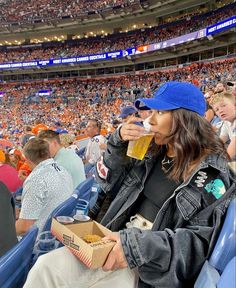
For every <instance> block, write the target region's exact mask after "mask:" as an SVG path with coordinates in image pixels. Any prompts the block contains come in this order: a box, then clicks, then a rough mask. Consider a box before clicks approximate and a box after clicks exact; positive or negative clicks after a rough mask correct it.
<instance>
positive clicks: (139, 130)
mask: <svg viewBox="0 0 236 288" xmlns="http://www.w3.org/2000/svg"><path fill="white" fill-rule="evenodd" d="M131 121H132V122H131ZM134 122H140V118H137V117H133V118H132V120H130V121H128V122H127V123H124V124H122V126H121V128H120V137H121V139H122V140H124V141H129V140H137V139H139V138H140V137H141V136H143V135H144V133H145V129H144V128H143V126H140V125H136V124H134Z"/></svg>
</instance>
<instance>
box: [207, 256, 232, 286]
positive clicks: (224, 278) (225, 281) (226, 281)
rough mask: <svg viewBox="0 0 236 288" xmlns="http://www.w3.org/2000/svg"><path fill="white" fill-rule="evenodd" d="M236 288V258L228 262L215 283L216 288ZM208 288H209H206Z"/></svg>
mask: <svg viewBox="0 0 236 288" xmlns="http://www.w3.org/2000/svg"><path fill="white" fill-rule="evenodd" d="M235 287H236V257H234V258H233V259H231V260H230V262H229V263H228V264H227V266H226V267H225V270H224V271H223V273H222V275H221V277H220V280H219V281H218V283H217V288H235ZM208 288H209V287H208Z"/></svg>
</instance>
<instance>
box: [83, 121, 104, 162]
mask: <svg viewBox="0 0 236 288" xmlns="http://www.w3.org/2000/svg"><path fill="white" fill-rule="evenodd" d="M100 130H101V124H100V123H99V122H98V121H97V120H95V119H90V120H88V123H87V126H86V133H87V135H88V136H89V137H90V139H89V142H88V144H87V147H86V152H85V164H88V163H89V164H91V165H94V164H95V163H97V161H98V160H100V158H101V156H102V153H103V152H104V149H105V146H104V144H106V138H105V137H104V136H102V135H100Z"/></svg>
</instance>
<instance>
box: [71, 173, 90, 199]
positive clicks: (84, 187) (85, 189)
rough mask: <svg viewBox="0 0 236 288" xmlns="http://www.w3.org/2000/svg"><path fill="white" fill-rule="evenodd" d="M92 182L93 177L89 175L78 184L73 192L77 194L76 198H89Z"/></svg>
mask: <svg viewBox="0 0 236 288" xmlns="http://www.w3.org/2000/svg"><path fill="white" fill-rule="evenodd" d="M93 182H94V178H93V177H89V178H87V179H86V180H84V181H83V182H82V183H80V184H79V186H78V187H77V188H76V189H75V191H74V193H75V194H76V195H77V196H78V199H79V198H82V199H84V200H87V201H89V200H90V195H91V188H92V186H93Z"/></svg>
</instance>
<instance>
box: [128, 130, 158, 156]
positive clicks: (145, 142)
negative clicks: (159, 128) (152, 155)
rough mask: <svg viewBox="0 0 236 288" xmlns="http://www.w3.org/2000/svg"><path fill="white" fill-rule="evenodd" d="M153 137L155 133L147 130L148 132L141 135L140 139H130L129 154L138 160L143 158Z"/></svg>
mask: <svg viewBox="0 0 236 288" xmlns="http://www.w3.org/2000/svg"><path fill="white" fill-rule="evenodd" d="M152 138H153V134H152V133H150V132H147V134H145V135H143V136H141V137H140V138H139V139H138V140H133V141H129V144H128V149H127V156H129V157H132V158H135V159H138V160H143V158H144V156H145V154H146V153H147V150H148V147H149V145H150V143H151V141H152Z"/></svg>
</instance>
